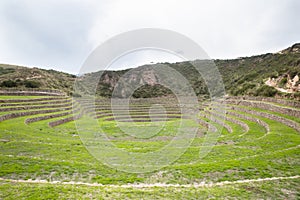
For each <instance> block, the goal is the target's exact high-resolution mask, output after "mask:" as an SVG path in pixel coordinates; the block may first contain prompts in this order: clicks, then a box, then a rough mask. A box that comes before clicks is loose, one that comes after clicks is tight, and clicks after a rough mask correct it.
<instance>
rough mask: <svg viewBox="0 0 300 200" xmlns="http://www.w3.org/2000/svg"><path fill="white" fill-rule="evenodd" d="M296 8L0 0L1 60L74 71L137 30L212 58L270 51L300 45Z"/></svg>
mask: <svg viewBox="0 0 300 200" xmlns="http://www.w3.org/2000/svg"><path fill="white" fill-rule="evenodd" d="M299 8H300V3H299V1H297V0H286V1H282V0H265V1H261V0H252V1H245V0H227V1H222V0H210V1H208V0H207V1H199V0H185V1H183V0H181V1H172V0H164V1H161V0H151V1H143V0H126V1H124V0H100V1H96V0H95V1H94V0H87V1H79V0H62V1H50V0H45V1H38V0H34V1H31V0H27V1H26V0H25V1H17V0H3V1H1V2H0V26H1V27H3V28H2V29H1V30H0V42H1V46H0V54H1V55H0V62H2V63H16V64H23V65H31V66H40V67H46V68H54V69H59V70H63V71H68V72H73V73H76V72H77V71H78V70H79V67H80V66H81V64H82V63H83V62H84V60H85V59H86V58H87V56H88V54H89V53H90V52H91V51H92V50H93V49H94V48H95V47H97V46H98V45H99V44H101V43H102V42H104V41H105V40H107V39H109V38H111V37H112V36H115V35H117V34H119V33H122V32H125V31H130V30H133V29H138V28H164V29H170V30H173V31H177V32H179V33H182V34H184V35H186V36H188V37H190V38H191V39H192V40H194V41H196V42H197V43H198V44H199V45H201V46H202V47H203V48H204V50H206V52H207V53H208V55H209V56H210V57H212V58H235V57H239V56H250V55H255V54H261V53H266V52H274V51H279V50H281V49H282V48H286V47H287V46H289V45H292V44H293V43H294V42H299V39H298V38H299V35H300V24H299V23H300V22H299V20H298V19H299V18H300V13H299V12H298V10H299ZM149 55H150V54H148V57H149ZM153 56H155V55H154V54H153ZM141 58H142V56H141ZM128 59H130V58H128ZM132 59H134V58H132ZM139 62H140V61H139ZM147 62H148V61H147ZM129 63H132V62H129Z"/></svg>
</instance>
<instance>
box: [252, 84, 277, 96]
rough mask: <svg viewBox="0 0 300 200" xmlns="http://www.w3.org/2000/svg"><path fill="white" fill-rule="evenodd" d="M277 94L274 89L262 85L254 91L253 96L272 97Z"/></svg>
mask: <svg viewBox="0 0 300 200" xmlns="http://www.w3.org/2000/svg"><path fill="white" fill-rule="evenodd" d="M277 93H278V91H277V90H276V89H275V88H273V87H270V86H268V85H264V86H262V87H260V88H259V89H258V90H257V91H256V93H255V96H265V97H274V96H275V95H276V94H277Z"/></svg>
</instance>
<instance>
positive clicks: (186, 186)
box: [0, 175, 300, 188]
mask: <svg viewBox="0 0 300 200" xmlns="http://www.w3.org/2000/svg"><path fill="white" fill-rule="evenodd" d="M297 178H300V176H299V175H297V176H289V177H271V178H258V179H245V180H236V181H223V182H218V183H205V182H201V183H194V184H184V185H180V184H165V183H154V184H145V183H140V184H125V185H103V184H99V183H84V182H73V181H70V182H60V181H51V182H50V181H47V180H31V179H29V180H13V179H5V178H0V181H7V182H12V183H42V184H62V185H84V186H94V187H113V188H153V187H176V188H181V187H182V188H200V187H214V186H224V185H232V184H241V183H253V182H264V181H274V180H286V179H297Z"/></svg>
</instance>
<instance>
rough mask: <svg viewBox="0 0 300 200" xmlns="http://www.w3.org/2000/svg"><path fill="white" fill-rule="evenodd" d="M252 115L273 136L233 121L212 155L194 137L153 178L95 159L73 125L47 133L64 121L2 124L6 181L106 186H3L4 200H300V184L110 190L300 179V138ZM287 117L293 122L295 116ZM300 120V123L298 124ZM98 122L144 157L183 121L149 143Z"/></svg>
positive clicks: (0, 172)
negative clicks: (201, 154)
mask: <svg viewBox="0 0 300 200" xmlns="http://www.w3.org/2000/svg"><path fill="white" fill-rule="evenodd" d="M12 98H15V97H10V98H9V97H6V99H12ZM0 99H1V97H0ZM253 109H256V108H253ZM256 110H259V109H256ZM259 111H262V110H259ZM266 112H268V111H266ZM244 114H245V113H244ZM46 115H47V114H46ZM245 115H246V114H245ZM36 116H42V115H36ZM249 116H252V117H254V118H258V119H261V120H263V121H264V122H266V123H267V124H268V125H269V126H270V130H271V131H270V132H269V133H268V134H266V131H265V129H264V128H263V127H262V126H260V125H258V124H257V123H255V122H252V121H247V120H244V119H240V120H241V121H243V122H245V123H246V124H248V126H249V128H250V130H249V132H247V133H244V132H243V129H242V128H241V127H240V126H239V125H237V124H234V123H232V122H229V121H226V123H227V124H228V125H230V126H231V128H232V129H233V133H229V132H228V131H226V130H225V129H224V128H223V130H222V131H221V134H220V137H219V138H218V140H217V143H216V145H215V146H214V148H213V149H212V150H211V152H210V153H209V154H208V155H207V156H206V157H204V158H202V159H200V158H199V150H200V148H201V146H202V144H203V141H204V137H205V136H206V135H207V134H208V133H205V130H202V131H203V134H202V136H197V137H195V138H194V140H193V141H192V143H191V145H190V146H189V148H188V149H187V150H186V151H185V152H184V153H183V155H182V156H181V157H180V158H179V159H178V160H176V161H175V162H173V163H171V164H170V165H169V166H166V167H164V168H162V169H159V170H156V171H154V172H148V173H140V174H138V173H126V172H122V171H119V170H117V169H114V168H111V167H109V166H107V165H105V164H103V163H102V162H99V161H98V160H97V159H95V158H94V157H93V156H92V155H91V154H90V153H89V152H88V150H87V149H86V148H85V146H84V145H83V143H82V141H81V140H80V137H79V135H78V133H77V130H76V127H75V123H74V122H68V123H66V124H62V125H60V126H57V127H54V128H50V127H48V125H47V124H48V122H50V121H54V120H57V119H61V118H64V117H60V118H55V119H48V120H43V121H39V122H34V123H32V124H29V125H26V124H25V123H24V121H25V120H26V118H28V117H33V116H28V117H20V118H15V119H11V120H7V121H3V122H0V130H1V131H0V177H1V178H4V179H15V180H16V179H22V180H28V179H34V180H39V179H41V180H47V181H66V182H68V181H76V182H85V183H99V184H103V185H104V186H101V187H91V186H83V185H62V184H58V185H52V184H38V183H11V182H6V181H1V182H0V199H2V198H3V199H12V198H18V199H22V198H29V199H51V198H54V199H55V198H61V199H82V198H83V199H84V198H93V199H94V198H99V199H116V198H121V199H126V198H127V199H141V198H144V199H199V198H200V199H201V198H202V199H209V198H211V199H219V198H221V199H223V198H226V197H227V198H228V199H236V198H237V199H249V198H251V199H259V198H262V199H265V198H269V199H284V198H286V199H297V198H299V192H298V190H297V185H299V179H293V180H273V181H266V182H254V183H243V184H241V183H238V184H234V185H224V186H213V187H209V188H207V187H200V188H182V187H180V188H172V187H171V188H163V187H154V188H122V187H116V188H114V187H110V186H109V185H111V184H112V185H123V184H128V183H135V184H138V183H145V184H154V183H166V184H193V183H201V182H205V183H209V182H213V183H218V182H223V181H236V180H245V179H258V178H269V177H289V176H296V175H299V174H300V167H299V166H300V158H299V153H300V150H299V147H297V146H298V145H299V144H300V135H299V133H298V132H297V131H296V130H294V129H292V128H290V127H288V126H286V125H283V124H280V123H278V122H276V121H274V120H270V119H266V118H262V117H258V116H255V115H249ZM280 116H282V117H286V118H288V116H284V115H280ZM66 117H67V116H66ZM81 120H83V121H86V122H89V121H90V118H88V117H87V116H84V117H83V118H82V119H81ZM295 121H296V122H299V121H298V120H295ZM97 122H98V123H99V125H100V126H101V128H102V130H104V132H105V133H106V134H107V136H108V137H109V138H110V140H111V141H112V143H113V144H114V145H116V146H117V147H118V148H122V149H124V150H126V151H129V152H140V153H144V152H150V151H155V150H158V149H160V148H161V147H163V146H165V145H167V144H168V143H169V142H170V140H171V139H172V138H173V137H174V132H175V131H176V129H177V127H178V122H179V120H178V119H174V120H171V121H168V122H166V123H165V127H164V128H163V129H162V130H160V131H159V132H158V133H157V134H156V135H154V136H152V137H150V138H135V137H133V136H129V135H127V134H124V133H122V130H121V129H120V128H119V127H118V126H117V123H116V122H115V121H105V118H100V119H98V120H97ZM121 124H122V125H123V126H125V127H126V128H132V127H133V124H131V123H128V122H123V123H121ZM149 124H150V123H147V122H139V123H136V124H135V126H140V127H143V126H147V125H149ZM189 125H190V126H198V125H197V124H194V123H192V122H189ZM213 125H215V126H216V127H217V128H218V129H219V130H221V128H222V127H221V126H220V125H218V124H216V123H213ZM98 128H99V127H98ZM199 128H200V126H199ZM90 130H92V131H97V127H90ZM2 141H4V142H2ZM21 188H22V189H21ZM18 191H20V192H18Z"/></svg>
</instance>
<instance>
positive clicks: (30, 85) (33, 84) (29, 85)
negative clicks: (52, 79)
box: [24, 80, 41, 88]
mask: <svg viewBox="0 0 300 200" xmlns="http://www.w3.org/2000/svg"><path fill="white" fill-rule="evenodd" d="M24 85H25V87H27V88H39V87H40V85H41V84H40V83H39V82H36V81H29V80H26V81H24Z"/></svg>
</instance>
